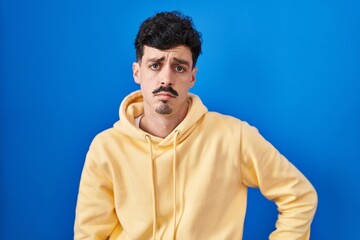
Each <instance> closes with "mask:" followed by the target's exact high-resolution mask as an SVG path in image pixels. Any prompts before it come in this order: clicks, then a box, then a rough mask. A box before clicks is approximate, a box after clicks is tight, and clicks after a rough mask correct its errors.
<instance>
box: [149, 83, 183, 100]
mask: <svg viewBox="0 0 360 240" xmlns="http://www.w3.org/2000/svg"><path fill="white" fill-rule="evenodd" d="M152 93H153V94H154V95H155V96H158V97H160V98H162V99H171V98H175V97H177V96H179V94H178V92H177V91H176V90H175V89H173V88H172V87H170V86H169V87H164V86H160V87H159V88H157V89H155V90H154V91H153V92H152Z"/></svg>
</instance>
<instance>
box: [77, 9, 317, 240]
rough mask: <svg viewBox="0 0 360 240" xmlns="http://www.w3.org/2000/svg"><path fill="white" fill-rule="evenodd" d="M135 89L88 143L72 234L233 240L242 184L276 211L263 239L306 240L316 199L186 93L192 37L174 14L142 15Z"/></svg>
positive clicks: (245, 134)
mask: <svg viewBox="0 0 360 240" xmlns="http://www.w3.org/2000/svg"><path fill="white" fill-rule="evenodd" d="M135 47H136V56H137V62H135V63H133V76H134V80H135V82H136V83H138V84H139V85H140V88H141V90H140V91H136V92H134V93H131V94H130V95H129V96H127V97H126V98H125V99H124V100H123V102H122V104H121V106H120V120H119V121H118V122H116V123H115V124H114V127H113V128H111V129H108V130H106V131H104V132H102V133H100V134H99V135H98V136H96V138H95V139H94V141H93V142H92V144H91V146H90V149H89V152H88V154H87V157H86V162H85V165H84V169H83V173H82V177H81V182H80V189H79V195H78V202H77V209H76V220H75V228H74V229H75V239H184V240H185V239H186V240H188V239H196V240H199V239H241V238H242V233H243V223H244V218H245V210H246V198H247V188H248V187H258V188H260V190H261V192H262V194H263V195H264V196H265V197H266V198H268V199H270V200H272V201H274V202H275V203H276V205H277V207H278V210H279V216H278V220H277V222H276V230H275V231H274V232H273V233H271V235H270V237H269V238H270V239H292V240H295V239H309V236H310V224H311V222H312V219H313V216H314V213H315V210H316V205H317V195H316V192H315V190H314V188H313V187H312V185H311V184H310V183H309V181H308V180H307V179H306V178H305V177H304V176H303V175H302V174H301V173H300V172H299V171H298V170H297V169H296V168H295V167H294V166H293V165H292V164H291V163H290V162H289V161H288V160H287V159H285V157H283V156H282V155H281V154H280V153H279V152H278V151H277V150H276V149H275V148H274V147H273V146H272V145H271V144H270V143H269V142H267V141H266V140H265V139H264V138H263V137H262V136H261V135H260V134H259V133H258V131H257V130H256V129H255V128H254V127H251V126H249V125H248V124H247V123H245V122H243V121H241V120H239V119H236V118H234V117H231V116H225V115H221V114H219V113H215V112H208V111H207V108H206V107H205V106H204V105H203V104H202V102H201V100H200V98H199V97H197V96H196V95H193V94H190V93H189V89H191V88H192V87H193V86H194V83H195V80H196V71H197V68H196V61H197V58H198V56H199V54H200V52H201V36H200V34H199V32H197V31H196V30H195V28H194V27H193V24H192V20H191V19H190V18H188V17H184V16H183V15H181V14H180V13H177V12H162V13H158V14H156V15H155V16H153V17H151V18H149V19H147V20H146V21H145V22H144V23H143V24H142V25H141V26H140V29H139V32H138V34H137V37H136V40H135Z"/></svg>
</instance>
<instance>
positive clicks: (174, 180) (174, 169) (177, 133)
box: [172, 130, 179, 240]
mask: <svg viewBox="0 0 360 240" xmlns="http://www.w3.org/2000/svg"><path fill="white" fill-rule="evenodd" d="M178 135H179V131H178V130H175V136H174V144H173V150H174V157H173V189H174V199H173V200H174V202H173V210H174V225H173V236H172V239H173V240H175V233H176V143H177V137H178Z"/></svg>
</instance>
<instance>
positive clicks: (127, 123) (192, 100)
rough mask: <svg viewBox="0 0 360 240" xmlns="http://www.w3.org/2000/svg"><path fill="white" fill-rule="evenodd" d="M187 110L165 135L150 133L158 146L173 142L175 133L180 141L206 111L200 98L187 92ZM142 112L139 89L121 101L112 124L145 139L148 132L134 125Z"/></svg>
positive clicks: (133, 135)
mask: <svg viewBox="0 0 360 240" xmlns="http://www.w3.org/2000/svg"><path fill="white" fill-rule="evenodd" d="M188 102H189V110H188V113H187V115H186V117H185V118H184V120H183V121H182V122H181V123H180V124H179V125H178V126H177V127H176V128H175V129H174V130H173V131H172V132H171V133H170V134H169V135H168V136H167V137H166V138H160V137H156V136H153V135H151V139H152V141H153V142H154V143H156V144H158V145H159V146H167V145H171V144H173V140H172V139H173V138H174V135H175V134H176V135H177V140H178V142H182V141H183V140H184V139H185V138H186V137H187V136H188V135H189V134H190V133H191V132H192V131H193V130H194V128H195V127H196V122H197V121H199V119H200V118H202V116H203V115H204V114H205V113H206V112H207V111H208V110H207V108H206V107H205V105H204V104H203V103H202V101H201V100H200V98H199V97H198V96H197V95H195V94H191V93H189V97H188ZM143 113H144V99H143V96H142V94H141V91H140V90H138V91H135V92H133V93H131V94H129V95H128V96H127V97H126V98H124V100H123V101H122V103H121V105H120V109H119V116H120V120H119V121H117V122H116V123H115V124H114V127H115V129H117V130H119V131H121V132H122V133H124V134H126V135H128V136H130V137H132V138H135V139H139V140H143V141H146V136H147V135H149V133H147V132H145V131H143V130H141V129H139V128H138V127H136V126H135V118H136V117H138V116H140V115H142V114H143Z"/></svg>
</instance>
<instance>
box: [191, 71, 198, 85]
mask: <svg viewBox="0 0 360 240" xmlns="http://www.w3.org/2000/svg"><path fill="white" fill-rule="evenodd" d="M197 70H198V68H197V67H194V68H193V69H192V70H191V87H193V86H194V85H195V82H196V72H197Z"/></svg>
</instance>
